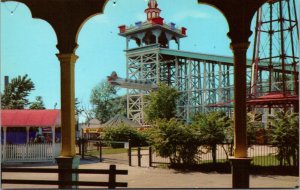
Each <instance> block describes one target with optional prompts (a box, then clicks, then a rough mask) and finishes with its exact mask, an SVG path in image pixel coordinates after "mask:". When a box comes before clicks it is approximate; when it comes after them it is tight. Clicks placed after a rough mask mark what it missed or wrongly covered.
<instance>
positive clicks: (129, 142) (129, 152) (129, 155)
mask: <svg viewBox="0 0 300 190" xmlns="http://www.w3.org/2000/svg"><path fill="white" fill-rule="evenodd" d="M128 162H129V166H131V140H130V139H128Z"/></svg>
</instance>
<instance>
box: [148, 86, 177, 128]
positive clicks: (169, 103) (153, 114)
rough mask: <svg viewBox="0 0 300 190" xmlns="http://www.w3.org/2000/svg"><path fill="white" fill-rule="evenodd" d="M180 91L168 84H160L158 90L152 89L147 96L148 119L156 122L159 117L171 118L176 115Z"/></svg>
mask: <svg viewBox="0 0 300 190" xmlns="http://www.w3.org/2000/svg"><path fill="white" fill-rule="evenodd" d="M178 98H179V93H178V92H177V91H176V90H175V89H173V88H172V87H169V86H167V85H166V84H159V85H158V90H156V91H152V92H151V94H150V95H149V96H148V97H147V100H148V105H147V107H146V108H145V114H146V121H147V122H150V123H152V122H155V120H157V119H167V120H169V119H171V118H173V117H175V116H176V101H177V99H178Z"/></svg>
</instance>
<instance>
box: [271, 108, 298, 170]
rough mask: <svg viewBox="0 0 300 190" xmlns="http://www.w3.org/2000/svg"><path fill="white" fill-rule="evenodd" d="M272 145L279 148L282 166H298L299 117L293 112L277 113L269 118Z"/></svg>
mask: <svg viewBox="0 0 300 190" xmlns="http://www.w3.org/2000/svg"><path fill="white" fill-rule="evenodd" d="M268 121H269V122H270V124H271V126H270V128H269V130H268V136H269V139H270V143H271V144H272V145H273V146H275V147H277V148H278V152H277V155H276V158H277V159H278V160H279V162H280V165H281V166H282V165H286V164H287V165H288V166H296V167H298V162H299V116H298V114H297V113H293V112H291V111H287V112H283V111H280V112H275V115H274V116H270V117H269V118H268Z"/></svg>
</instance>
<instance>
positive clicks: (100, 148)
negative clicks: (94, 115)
mask: <svg viewBox="0 0 300 190" xmlns="http://www.w3.org/2000/svg"><path fill="white" fill-rule="evenodd" d="M99 152H100V155H99V157H100V162H102V141H101V140H100V141H99Z"/></svg>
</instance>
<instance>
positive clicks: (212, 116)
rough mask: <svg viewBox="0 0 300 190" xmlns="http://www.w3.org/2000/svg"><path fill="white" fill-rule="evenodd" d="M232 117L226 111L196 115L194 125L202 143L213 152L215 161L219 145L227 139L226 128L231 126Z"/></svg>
mask: <svg viewBox="0 0 300 190" xmlns="http://www.w3.org/2000/svg"><path fill="white" fill-rule="evenodd" d="M230 123H231V122H230V119H229V117H228V116H226V114H225V112H210V113H208V114H198V115H196V116H195V117H194V122H193V125H195V127H197V128H198V132H199V133H200V139H201V144H203V145H204V146H206V147H207V148H208V150H210V151H211V153H212V158H213V163H216V159H217V154H216V152H217V145H218V144H222V143H224V142H225V140H226V129H227V128H228V127H230Z"/></svg>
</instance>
